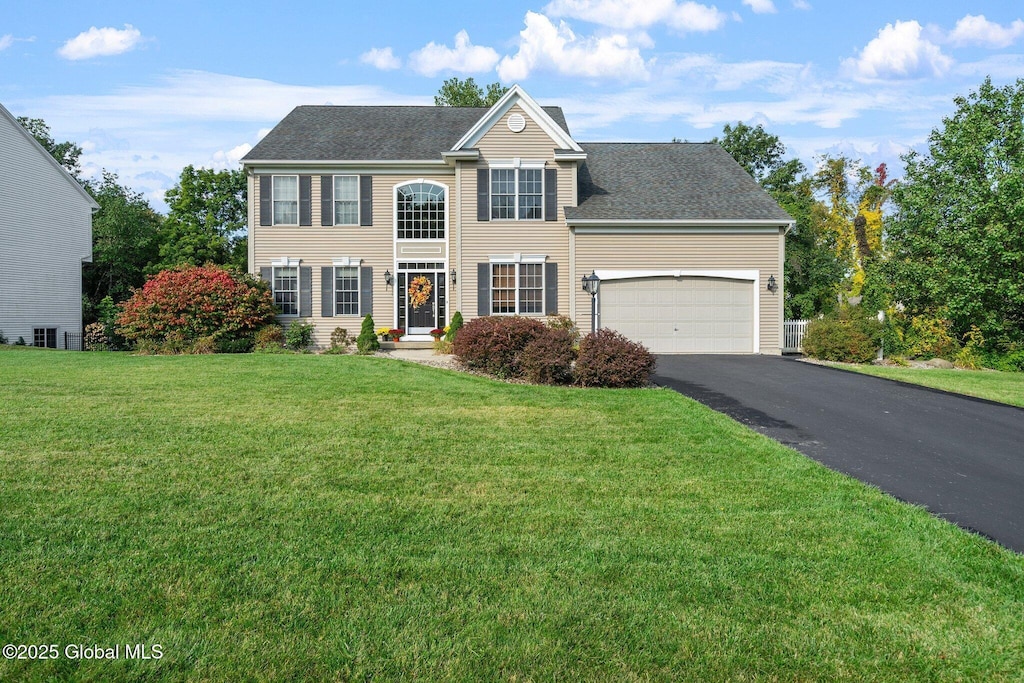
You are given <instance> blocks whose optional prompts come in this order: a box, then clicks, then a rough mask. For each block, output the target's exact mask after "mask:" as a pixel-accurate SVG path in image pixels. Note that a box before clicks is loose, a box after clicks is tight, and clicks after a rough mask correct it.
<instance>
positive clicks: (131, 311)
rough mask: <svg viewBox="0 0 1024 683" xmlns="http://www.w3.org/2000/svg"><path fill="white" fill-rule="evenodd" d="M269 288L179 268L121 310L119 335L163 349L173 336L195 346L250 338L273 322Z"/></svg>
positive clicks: (209, 269) (223, 273)
mask: <svg viewBox="0 0 1024 683" xmlns="http://www.w3.org/2000/svg"><path fill="white" fill-rule="evenodd" d="M274 313H275V311H274V299H273V295H272V294H271V292H270V288H269V287H268V286H267V285H266V283H264V282H262V281H261V280H258V279H256V278H254V277H252V276H250V275H246V274H244V273H241V272H238V271H236V270H229V269H227V268H222V267H220V266H213V265H207V266H179V267H177V268H172V269H170V270H165V271H162V272H160V273H158V274H157V275H154V276H153V277H152V278H150V279H149V281H147V282H146V284H145V285H144V286H143V287H142V288H141V289H136V290H135V291H134V293H133V294H132V297H131V298H130V299H128V300H127V301H125V302H124V303H123V304H121V306H120V312H119V313H118V315H117V331H118V333H120V334H121V335H122V336H124V337H125V338H127V339H129V340H131V341H133V342H140V341H146V342H152V343H157V344H162V343H164V342H165V341H166V340H167V337H168V335H172V333H173V335H172V336H173V337H174V338H175V339H179V338H180V339H181V340H182V341H184V342H185V343H188V344H194V343H195V342H196V341H197V340H199V339H201V338H211V339H212V340H213V341H214V342H216V343H222V342H228V341H232V340H236V339H241V338H245V337H251V336H252V335H253V333H254V332H255V331H256V330H258V329H260V328H261V327H263V326H264V325H266V324H268V323H270V322H272V321H273V320H274Z"/></svg>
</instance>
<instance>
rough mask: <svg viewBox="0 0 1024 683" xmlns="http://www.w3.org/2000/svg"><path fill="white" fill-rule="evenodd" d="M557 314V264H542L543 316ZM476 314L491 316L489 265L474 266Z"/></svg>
mask: <svg viewBox="0 0 1024 683" xmlns="http://www.w3.org/2000/svg"><path fill="white" fill-rule="evenodd" d="M557 313H558V264H557V263H545V264H544V314H545V315H555V314H557ZM476 314H477V315H479V316H485V315H490V314H491V264H490V263H478V264H476Z"/></svg>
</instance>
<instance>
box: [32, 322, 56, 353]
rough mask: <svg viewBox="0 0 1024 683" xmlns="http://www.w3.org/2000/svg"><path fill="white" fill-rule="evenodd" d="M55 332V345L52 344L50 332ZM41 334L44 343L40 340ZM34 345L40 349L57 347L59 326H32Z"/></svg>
mask: <svg viewBox="0 0 1024 683" xmlns="http://www.w3.org/2000/svg"><path fill="white" fill-rule="evenodd" d="M51 332H52V333H53V346H50V343H49V342H50V333H51ZM40 334H41V335H42V338H43V343H42V344H40V343H39V342H38V339H39V336H40ZM32 346H34V347H36V348H39V349H55V348H57V328H56V327H33V328H32Z"/></svg>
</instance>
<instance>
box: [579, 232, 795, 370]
mask: <svg viewBox="0 0 1024 683" xmlns="http://www.w3.org/2000/svg"><path fill="white" fill-rule="evenodd" d="M783 240H784V237H783V233H782V231H781V230H779V232H778V233H777V234H776V233H754V234H750V233H747V234H723V233H709V234H693V233H690V234H685V233H675V234H672V233H659V234H613V235H595V234H577V235H576V268H577V272H575V273H573V274H572V282H573V283H577V282H579V281H580V278H582V277H583V275H589V274H590V272H591V271H592V270H595V269H597V270H601V269H609V270H629V269H641V270H653V269H659V268H661V269H693V270H757V271H758V272H759V274H760V283H759V284H758V290H757V295H758V297H759V305H760V323H759V333H760V352H761V353H767V354H778V353H780V352H781V329H782V302H783V291H782V271H781V270H780V269H779V263H780V253H781V249H782V242H783ZM769 275H774V276H775V279H776V281H777V282H778V283H779V289H778V291H776V292H775V293H774V294H773V293H772V292H769V291H768V289H767V287H766V283H767V281H768V276H769ZM572 292H573V296H575V297H576V313H577V316H576V322H577V324H578V325H579V326H580V328H581V329H584V330H589V329H590V326H591V319H590V295H589V294H587V293H586V292H584V291H582V287H578V286H577V287H573V288H572Z"/></svg>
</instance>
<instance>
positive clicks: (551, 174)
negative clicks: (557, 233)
mask: <svg viewBox="0 0 1024 683" xmlns="http://www.w3.org/2000/svg"><path fill="white" fill-rule="evenodd" d="M544 220H546V221H557V220H558V169H557V168H545V169H544Z"/></svg>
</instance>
